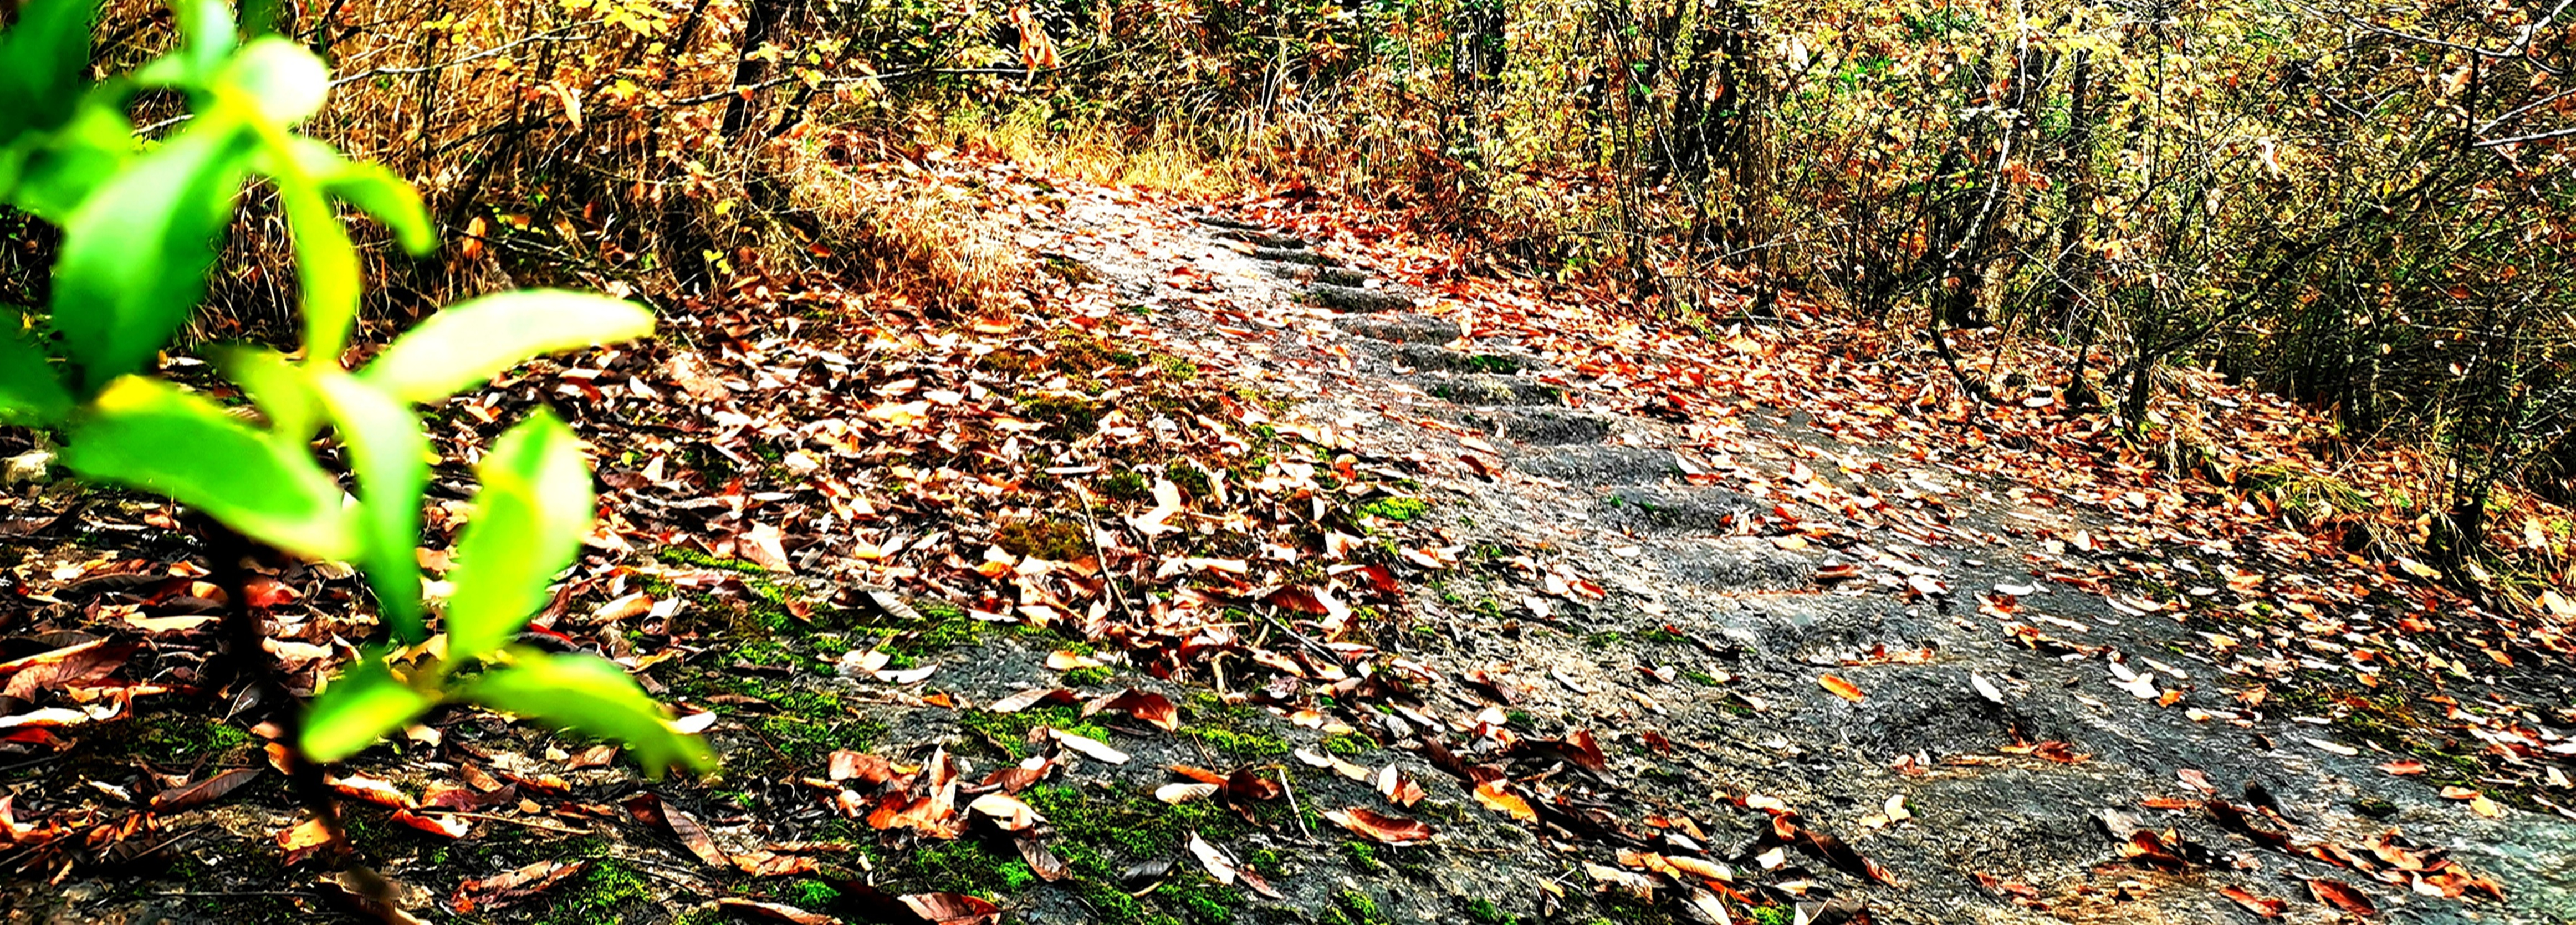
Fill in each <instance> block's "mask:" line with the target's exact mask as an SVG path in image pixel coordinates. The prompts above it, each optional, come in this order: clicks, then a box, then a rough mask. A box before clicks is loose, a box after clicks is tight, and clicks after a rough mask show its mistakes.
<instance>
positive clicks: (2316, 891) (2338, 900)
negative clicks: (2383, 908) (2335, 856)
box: [2308, 878, 2379, 915]
mask: <svg viewBox="0 0 2576 925" xmlns="http://www.w3.org/2000/svg"><path fill="white" fill-rule="evenodd" d="M2308 892H2309V893H2310V894H2312V895H2314V896H2316V898H2317V901H2318V902H2321V903H2325V904H2326V905H2329V906H2333V907H2335V908H2337V909H2341V910H2343V911H2345V912H2349V913H2352V914H2354V915H2378V914H2379V907H2377V906H2374V905H2371V903H2370V897H2369V896H2366V895H2363V894H2362V892H2361V891H2360V890H2356V889H2353V888H2352V885H2351V884H2348V883H2345V882H2343V881H2341V880H2327V879H2324V878H2318V879H2315V880H2310V881H2308Z"/></svg>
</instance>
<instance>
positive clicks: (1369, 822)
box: [1324, 806, 1431, 845]
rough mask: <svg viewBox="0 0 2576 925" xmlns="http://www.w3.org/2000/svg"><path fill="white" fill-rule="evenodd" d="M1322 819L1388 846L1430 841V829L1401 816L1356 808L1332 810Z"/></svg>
mask: <svg viewBox="0 0 2576 925" xmlns="http://www.w3.org/2000/svg"><path fill="white" fill-rule="evenodd" d="M1324 818H1327V819H1331V820H1333V821H1334V822H1337V823H1340V824H1341V826H1342V827H1343V828H1346V829H1349V830H1351V831H1353V832H1357V833H1359V834H1361V835H1365V836H1368V837H1369V838H1372V839H1375V840H1377V841H1381V842H1385V843H1387V844H1390V845H1411V844H1417V843H1420V842H1426V841H1430V840H1431V827H1430V826H1427V825H1423V824H1422V823H1421V822H1419V821H1416V820H1412V819H1406V818H1404V817H1402V816H1390V815H1387V814H1385V813H1380V812H1377V811H1375V810H1371V809H1366V808H1362V807H1358V806H1354V807H1351V808H1349V809H1337V810H1332V811H1330V812H1327V813H1325V814H1324Z"/></svg>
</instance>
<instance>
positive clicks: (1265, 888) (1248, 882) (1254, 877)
mask: <svg viewBox="0 0 2576 925" xmlns="http://www.w3.org/2000/svg"><path fill="white" fill-rule="evenodd" d="M1234 875H1235V876H1236V877H1240V878H1242V880H1243V885H1244V886H1248V887H1251V888H1252V891H1253V892H1255V893H1259V894H1261V895H1263V896H1267V897H1270V898H1271V899H1286V898H1287V897H1285V896H1281V895H1279V891H1278V890H1274V889H1271V888H1270V881H1268V880H1264V879H1262V878H1261V875H1260V874H1258V873H1255V872H1253V870H1252V868H1249V867H1242V868H1236V869H1235V872H1234Z"/></svg>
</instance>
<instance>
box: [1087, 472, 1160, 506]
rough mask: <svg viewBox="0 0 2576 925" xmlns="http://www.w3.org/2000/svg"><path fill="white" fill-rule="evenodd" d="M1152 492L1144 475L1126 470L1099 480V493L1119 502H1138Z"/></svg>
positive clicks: (1150, 484)
mask: <svg viewBox="0 0 2576 925" xmlns="http://www.w3.org/2000/svg"><path fill="white" fill-rule="evenodd" d="M1152 490H1153V485H1152V483H1149V482H1147V481H1145V475H1144V473H1141V472H1137V471H1135V470H1132V469H1131V470H1127V471H1123V472H1120V473H1118V474H1116V475H1112V476H1110V477H1108V478H1105V479H1101V480H1100V493H1101V494H1102V495H1105V496H1108V497H1111V498H1116V499H1118V500H1120V501H1139V500H1143V499H1144V497H1145V496H1146V495H1147V494H1148V493H1150V492H1151V491H1152Z"/></svg>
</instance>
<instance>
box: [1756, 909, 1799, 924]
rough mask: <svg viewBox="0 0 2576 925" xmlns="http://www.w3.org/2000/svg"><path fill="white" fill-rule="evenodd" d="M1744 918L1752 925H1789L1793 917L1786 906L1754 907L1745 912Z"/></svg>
mask: <svg viewBox="0 0 2576 925" xmlns="http://www.w3.org/2000/svg"><path fill="white" fill-rule="evenodd" d="M1744 916H1745V918H1747V919H1750V920H1752V921H1753V922H1754V925H1789V922H1790V920H1791V919H1792V918H1793V917H1794V916H1792V915H1791V913H1790V911H1789V907H1787V906H1755V907H1753V908H1751V909H1747V910H1745V911H1744Z"/></svg>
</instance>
